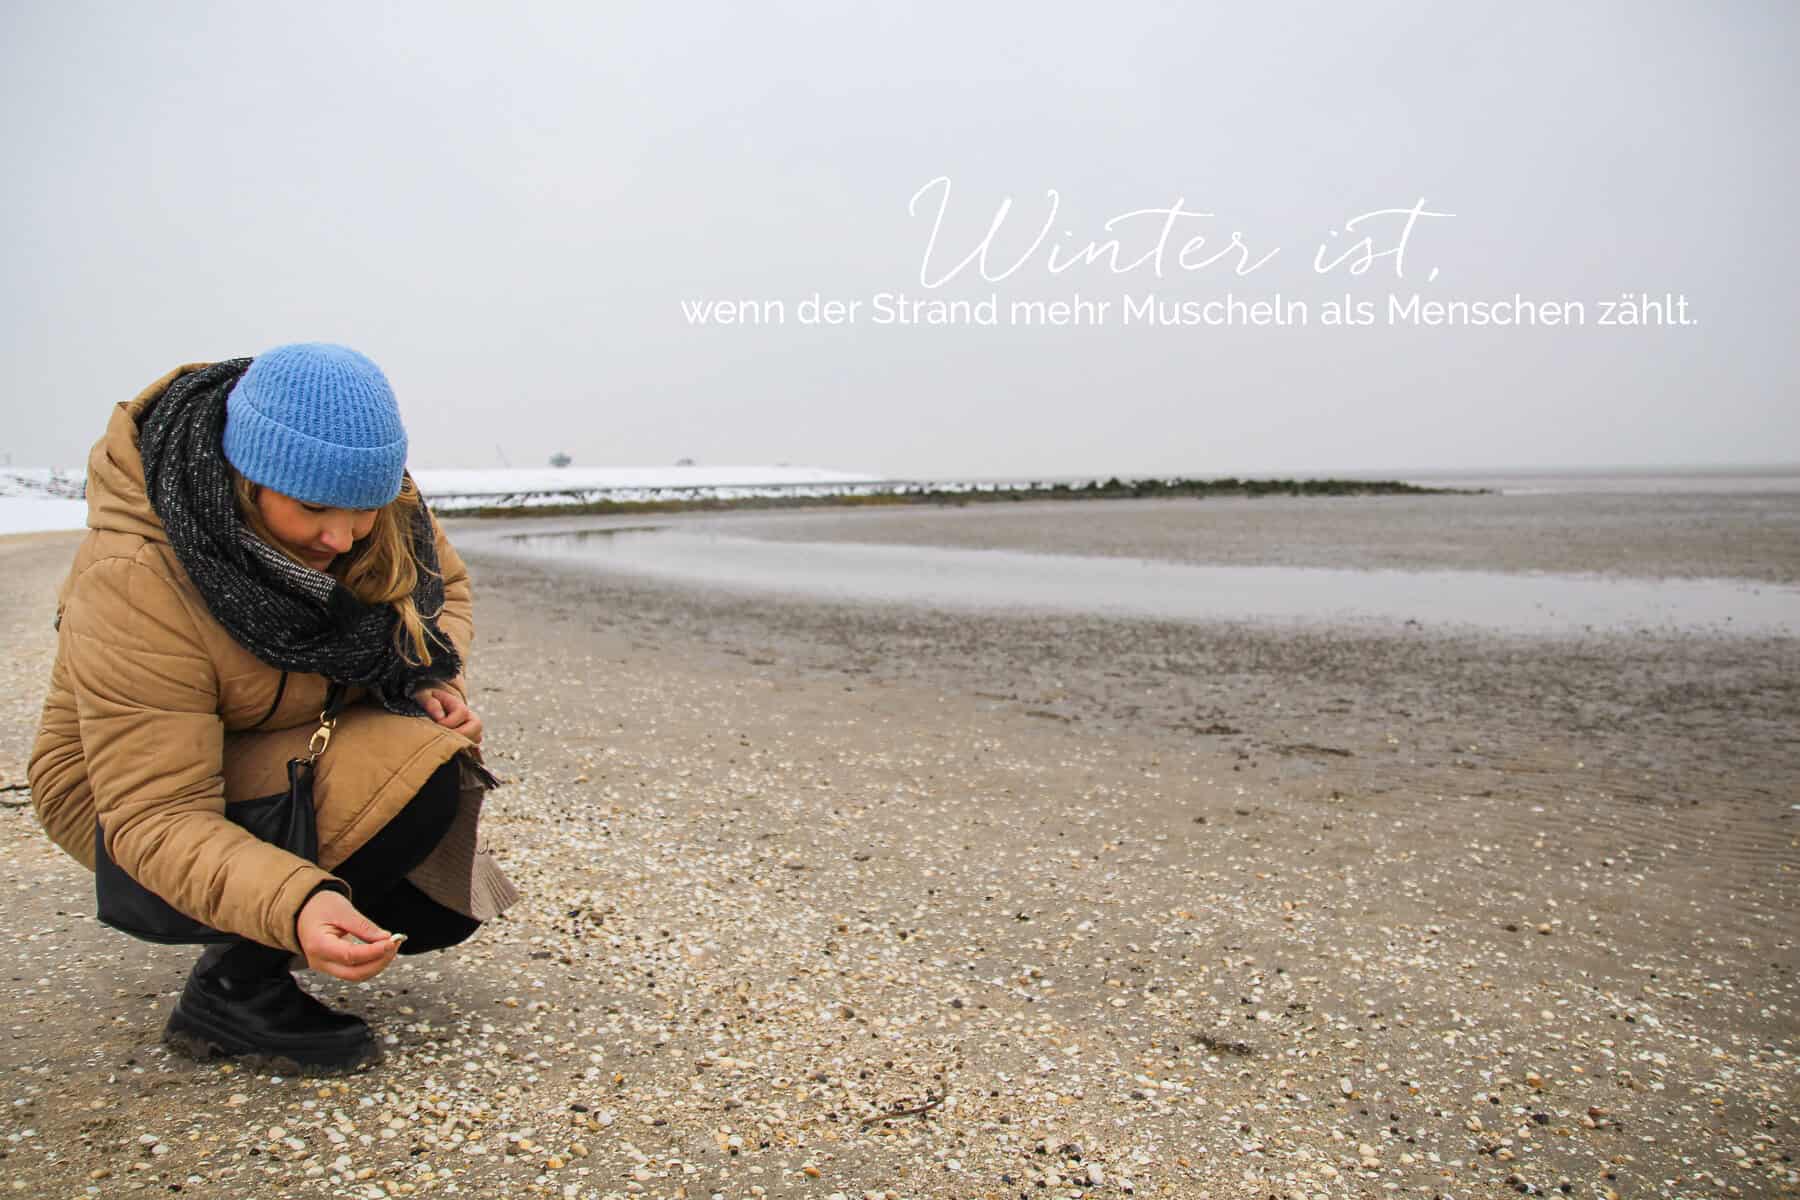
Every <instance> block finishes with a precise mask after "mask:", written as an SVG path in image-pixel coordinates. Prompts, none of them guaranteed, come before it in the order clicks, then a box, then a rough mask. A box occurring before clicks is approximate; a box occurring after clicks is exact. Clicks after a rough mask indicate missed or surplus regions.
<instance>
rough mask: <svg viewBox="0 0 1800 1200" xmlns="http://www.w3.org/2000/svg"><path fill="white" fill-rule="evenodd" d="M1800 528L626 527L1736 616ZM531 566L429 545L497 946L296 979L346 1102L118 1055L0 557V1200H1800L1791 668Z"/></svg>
mask: <svg viewBox="0 0 1800 1200" xmlns="http://www.w3.org/2000/svg"><path fill="white" fill-rule="evenodd" d="M1796 509H1800V496H1796V495H1792V494H1790V495H1786V496H1779V497H1774V498H1761V497H1754V496H1753V497H1749V498H1739V499H1738V500H1736V501H1734V502H1732V503H1730V504H1726V503H1725V502H1722V501H1718V500H1716V499H1695V498H1691V497H1686V498H1676V499H1673V500H1671V501H1670V502H1669V503H1667V504H1664V505H1660V506H1657V508H1656V510H1655V512H1654V513H1650V514H1647V513H1646V510H1645V507H1644V506H1643V505H1641V504H1639V505H1636V506H1634V505H1632V504H1631V503H1630V502H1628V501H1627V500H1623V499H1620V498H1617V497H1588V498H1574V499H1571V498H1568V497H1540V498H1529V499H1521V500H1518V501H1517V502H1512V503H1510V507H1506V508H1502V507H1500V502H1499V501H1498V500H1495V499H1494V498H1486V497H1423V498H1400V497H1396V498H1365V499H1349V500H1316V501H1315V500H1265V501H1258V502H1255V503H1253V504H1252V503H1249V502H1246V503H1243V504H1239V505H1233V504H1231V503H1230V502H1219V501H1208V502H1205V504H1204V505H1203V506H1202V505H1200V504H1199V503H1198V502H1196V503H1192V504H1190V503H1185V502H1181V501H1118V502H1111V501H1109V502H1088V503H1077V504H1025V505H1018V506H1011V507H1008V508H1007V509H1005V510H1004V511H995V510H991V509H984V508H982V507H980V506H971V507H969V508H966V509H947V510H916V511H915V510H910V509H908V510H894V511H889V512H878V513H863V512H856V513H845V512H831V511H820V512H809V513H799V514H781V515H777V516H771V515H767V514H756V513H741V514H705V515H701V514H684V515H679V516H671V517H667V518H658V520H657V523H658V524H664V525H667V524H671V523H673V524H688V525H693V526H696V527H706V528H715V529H718V528H726V529H729V530H730V531H732V532H733V533H736V534H740V535H744V536H755V537H759V538H772V539H778V540H791V541H808V540H826V541H829V540H840V541H842V540H855V541H859V542H877V543H883V544H926V545H934V546H957V547H965V548H1001V549H1013V550H1044V549H1054V550H1057V551H1058V552H1061V553H1083V554H1131V555H1143V556H1148V557H1160V558H1168V559H1171V560H1175V561H1181V560H1183V558H1184V556H1189V557H1191V551H1190V550H1189V549H1188V547H1191V546H1192V545H1193V544H1194V538H1195V533H1194V531H1195V528H1196V526H1197V524H1199V525H1203V526H1204V528H1205V531H1206V546H1207V552H1206V557H1207V559H1208V561H1214V562H1225V563H1242V564H1251V563H1276V564H1283V565H1295V566H1323V567H1344V566H1357V567H1372V566H1380V567H1409V568H1415V569H1417V568H1434V569H1437V568H1441V569H1469V568H1480V569H1484V570H1498V571H1512V572H1530V571H1568V570H1583V571H1593V572H1611V573H1616V574H1621V575H1633V576H1645V577H1676V578H1737V579H1748V580H1756V581H1760V582H1762V583H1766V584H1784V585H1785V584H1792V583H1794V582H1797V581H1800V537H1796V530H1797V529H1800V523H1797V516H1796ZM1446 514H1449V515H1446ZM605 523H606V522H605V521H604V520H593V519H590V520H588V521H586V522H585V524H587V525H590V526H591V525H596V524H605ZM571 524H572V523H571V522H570V521H568V520H564V521H562V522H560V523H557V522H545V521H530V522H528V521H524V520H513V521H474V520H467V519H465V520H458V521H451V522H449V523H448V527H449V529H450V531H451V536H452V538H453V539H454V540H455V541H456V542H457V544H458V546H459V547H461V548H462V549H463V551H464V553H465V555H466V556H467V557H468V559H469V562H470V566H471V570H472V572H473V574H474V578H475V582H476V614H477V633H478V644H477V649H476V654H475V659H474V664H473V669H472V672H471V679H472V682H473V684H474V687H475V692H476V707H477V708H478V709H479V710H480V711H481V712H482V713H483V715H484V717H485V719H486V721H487V726H488V736H487V746H488V754H489V761H490V764H491V765H493V766H494V767H495V769H496V770H497V771H498V772H499V773H500V774H501V775H502V776H503V777H505V778H506V780H507V786H506V787H504V788H502V789H501V790H500V791H498V792H496V793H494V796H493V802H492V806H491V808H490V809H489V814H490V816H489V822H488V825H487V829H488V831H489V838H490V840H491V841H492V842H493V844H494V845H495V846H496V848H497V849H499V851H500V852H501V854H502V857H503V858H504V860H505V862H506V864H507V868H508V871H509V873H510V874H511V875H512V876H513V877H514V878H515V879H516V880H518V882H519V883H520V885H521V887H522V888H523V889H524V890H525V892H526V899H525V900H524V901H523V902H522V903H521V904H520V905H519V906H518V907H517V908H515V909H514V910H512V911H511V912H509V913H508V914H507V915H506V916H505V917H504V918H502V919H501V920H499V921H496V922H494V923H492V924H491V925H490V926H489V927H488V928H486V929H484V930H483V931H482V932H481V933H480V934H479V935H478V936H477V938H476V940H475V941H473V942H472V943H470V944H469V945H467V946H465V947H461V948H458V949H457V950H454V951H452V952H450V953H447V954H441V955H423V956H419V957H417V958H413V959H403V960H401V961H400V962H399V963H398V964H397V965H396V966H395V967H394V968H393V969H391V970H389V971H388V972H386V973H384V974H383V975H381V976H380V977H378V978H377V979H376V980H374V981H372V982H370V983H368V984H365V985H360V986H348V985H343V984H340V983H338V982H337V981H335V980H331V979H328V978H324V977H321V976H318V975H313V974H310V973H308V974H304V975H303V976H302V979H303V981H304V982H305V983H306V985H307V986H309V987H311V988H312V989H313V990H314V991H316V992H317V993H318V994H320V995H321V996H323V997H325V998H326V999H328V1000H330V1001H332V1002H333V1003H340V1004H343V1005H345V1006H347V1007H349V1008H352V1009H354V1010H355V1011H357V1012H360V1013H363V1014H365V1015H367V1016H368V1017H369V1019H370V1020H371V1021H372V1022H373V1023H374V1024H375V1025H376V1026H377V1029H378V1031H379V1032H380V1033H381V1034H383V1035H384V1038H385V1041H386V1043H387V1056H388V1057H387V1061H386V1062H385V1063H384V1064H382V1065H381V1066H379V1067H377V1068H375V1069H374V1070H372V1071H370V1072H368V1073H366V1074H361V1075H356V1076H352V1077H348V1078H343V1079H291V1078H275V1077H270V1076H266V1075H260V1076H259V1075H256V1074H253V1073H247V1072H242V1071H238V1070H235V1069H233V1068H232V1067H230V1066H228V1065H224V1066H222V1065H217V1064H213V1065H196V1064H194V1063H191V1062H188V1061H185V1060H182V1059H179V1058H174V1057H171V1056H170V1055H169V1054H168V1053H167V1052H166V1051H165V1050H164V1049H163V1047H162V1046H161V1045H160V1044H159V1042H158V1034H159V1032H160V1029H161V1025H162V1021H163V1019H164V1016H165V1015H166V1013H167V1010H168V1008H169V1006H170V1005H171V1003H172V1002H173V999H174V996H175V994H176V992H177V991H178V990H179V988H180V986H181V983H182V980H183V978H184V976H185V973H186V970H187V967H188V965H189V963H190V962H191V961H192V953H191V952H190V951H187V950H184V949H181V948H161V947H152V946H148V945H144V944H141V943H137V942H134V941H131V940H130V939H127V938H125V937H124V936H122V935H118V934H115V933H112V932H111V931H108V930H106V929H104V928H101V927H99V926H97V925H96V924H95V922H94V921H93V919H92V914H93V898H92V882H91V878H90V877H89V876H88V875H87V874H86V873H84V872H83V871H82V870H81V869H80V868H79V867H78V866H77V865H75V864H74V863H72V862H70V861H68V860H67V859H65V858H64V857H63V856H62V854H61V852H60V851H58V850H56V849H55V847H53V846H52V845H51V844H50V843H49V842H48V840H47V839H46V838H45V837H44V836H43V835H42V833H41V832H40V831H39V830H38V828H37V825H36V823H35V821H34V819H33V817H32V814H31V811H30V809H29V807H28V806H24V807H21V806H20V802H21V801H23V800H24V799H25V793H24V791H23V790H20V789H21V787H22V785H23V783H24V780H25V763H26V758H27V755H28V752H29V747H30V739H31V736H32V733H33V731H34V730H35V727H36V721H37V710H38V706H39V704H40V703H41V700H42V697H43V692H44V681H45V680H46V679H47V677H48V673H49V668H50V662H51V657H52V654H53V651H54V633H53V631H52V630H51V628H50V617H51V614H52V611H53V591H54V587H55V585H56V583H57V582H58V580H59V579H60V577H61V574H62V572H63V570H64V569H65V568H66V565H67V563H68V560H69V557H70V555H71V553H72V551H73V548H74V546H75V544H76V542H77V541H78V535H76V534H36V535H24V536H19V537H13V538H5V539H0V567H3V569H0V595H3V596H4V598H5V609H4V611H5V613H6V621H5V634H4V636H5V638H6V643H5V651H6V653H5V655H4V661H5V662H6V664H7V666H6V671H7V681H8V683H9V685H10V686H9V687H8V688H7V689H6V692H5V695H6V699H5V701H4V703H0V785H5V786H7V787H9V788H12V789H13V790H9V791H6V792H4V793H0V800H4V801H6V803H7V805H8V806H7V807H5V808H3V809H0V863H3V864H4V869H5V878H6V880H7V887H8V893H9V899H8V904H7V913H8V915H9V920H8V921H7V927H6V929H5V931H4V933H0V938H3V939H4V941H5V943H6V948H7V955H8V960H9V969H8V970H7V971H6V972H4V974H3V975H0V989H4V994H5V998H6V1007H7V1010H8V1012H9V1014H10V1015H9V1018H8V1021H7V1027H8V1037H7V1039H6V1040H5V1042H4V1049H3V1050H0V1068H3V1069H4V1072H5V1079H6V1080H7V1087H6V1091H5V1092H4V1093H3V1094H0V1099H3V1100H4V1102H5V1104H4V1109H3V1112H4V1115H3V1116H0V1155H3V1159H0V1177H4V1178H5V1179H6V1180H7V1181H8V1182H7V1186H9V1187H10V1188H11V1189H12V1190H13V1191H14V1192H15V1193H17V1194H22V1195H27V1196H34V1197H35V1196H46V1197H52V1196H55V1197H61V1196H68V1197H79V1196H84V1195H103V1196H105V1195H116V1194H126V1193H128V1192H156V1193H171V1192H177V1193H181V1194H184V1195H203V1196H215V1195H216V1196H240V1195H245V1196H247V1195H256V1196H359V1197H364V1196H366V1197H370V1198H374V1197H385V1196H389V1195H414V1194H419V1195H423V1194H436V1195H459V1196H502V1195H547V1196H559V1197H582V1198H585V1197H613V1196H621V1197H622V1196H647V1197H686V1198H700V1197H715V1196H716V1197H725V1198H728V1200H738V1198H740V1197H741V1198H750V1197H763V1196H769V1197H780V1196H807V1197H817V1198H819V1200H832V1198H834V1197H842V1198H845V1200H857V1198H859V1197H868V1196H875V1197H909V1198H910V1197H959V1198H962V1197H969V1198H973V1197H984V1198H985V1197H992V1198H1012V1197H1028V1198H1035V1197H1073V1196H1095V1197H1104V1196H1118V1195H1127V1194H1135V1195H1141V1196H1169V1197H1180V1198H1193V1197H1215V1198H1221V1200H1222V1198H1225V1197H1282V1198H1284V1200H1285V1198H1288V1197H1306V1198H1313V1197H1320V1196H1324V1197H1358V1196H1376V1195H1385V1194H1390V1193H1392V1194H1396V1195H1414V1196H1426V1197H1437V1196H1446V1197H1466V1196H1490V1195H1498V1194H1503V1193H1509V1192H1514V1193H1516V1192H1527V1193H1533V1194H1570V1195H1576V1196H1590V1197H1603V1196H1619V1197H1633V1196H1671V1197H1674V1196H1763V1195H1782V1194H1793V1193H1795V1192H1800V1167H1796V1165H1795V1163H1794V1161H1793V1156H1794V1154H1795V1152H1796V1150H1797V1149H1800V1146H1797V1143H1800V1125H1797V1121H1800V1104H1796V1101H1795V1096H1796V1095H1800V1059H1797V1058H1796V1053H1797V1052H1800V1044H1797V1035H1800V1021H1797V1019H1796V1007H1795V1002H1796V984H1795V979H1794V968H1795V965H1796V962H1797V961H1800V956H1797V955H1796V953H1795V944H1796V938H1797V937H1800V915H1797V914H1800V851H1797V846H1800V808H1797V807H1796V806H1797V805H1800V787H1797V786H1796V784H1797V783H1800V741H1797V740H1796V738H1795V734H1794V730H1795V729H1796V728H1800V682H1797V681H1800V641H1797V640H1796V639H1794V638H1790V637H1775V636H1768V637H1755V636H1752V637H1745V636H1737V637H1728V636H1711V635H1700V634H1693V635H1689V634H1653V633H1645V632H1621V631H1608V630H1599V631H1594V632H1590V633H1585V634H1582V635H1578V636H1567V637H1561V638H1533V637H1523V636H1517V635H1510V634H1482V633H1478V632H1469V631H1444V630H1435V629H1429V628H1418V629H1404V628H1403V629H1399V630H1381V629H1373V628H1345V627H1331V626H1317V627H1309V628H1306V629H1283V630H1273V629H1269V628H1266V627H1258V626H1256V625H1253V624H1249V623H1230V622H1219V623H1211V624H1204V625H1196V624H1193V623H1183V622H1174V621H1155V620H1118V619H1112V618H1107V617H1102V616H1097V615H1082V614H1046V613H1023V612H989V613H977V612H963V611H955V612H952V611H935V610H928V609H921V608H915V607H905V606H894V605H881V604H869V603H850V602H844V601H833V600H829V599H814V598H808V597H805V596H801V595H795V596H785V597H784V596H771V595H746V594H738V593H733V592H726V591H718V590H708V589H702V588H693V587H687V586H679V585H676V584H671V583H659V582H655V581H650V580H646V579H641V578H634V577H629V576H622V575H617V574H607V573H604V572H595V571H589V570H580V569H576V568H573V567H571V566H569V565H568V564H565V563H559V562H556V561H551V560H532V559H526V558H521V557H518V556H516V555H512V554H504V553H501V552H500V551H499V550H498V549H497V548H496V546H495V545H494V542H493V539H495V538H497V537H500V536H503V535H506V534H512V533H518V532H521V531H524V530H526V529H528V528H532V527H538V528H567V527H569V526H570V525H571ZM1271 547H1279V549H1271Z"/></svg>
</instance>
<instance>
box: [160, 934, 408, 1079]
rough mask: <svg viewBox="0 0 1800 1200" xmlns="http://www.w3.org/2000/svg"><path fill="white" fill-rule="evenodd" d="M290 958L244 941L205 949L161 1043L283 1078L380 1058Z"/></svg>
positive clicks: (358, 1023) (363, 1028) (364, 1028)
mask: <svg viewBox="0 0 1800 1200" xmlns="http://www.w3.org/2000/svg"><path fill="white" fill-rule="evenodd" d="M289 957H290V956H289V954H288V952H287V951H286V950H279V949H276V948H275V947H273V946H264V945H262V944H260V943H258V942H252V941H246V940H243V939H239V940H237V941H231V942H221V943H216V944H214V945H211V946H208V947H207V948H206V949H205V950H204V951H203V952H202V953H201V955H200V961H199V962H196V963H195V964H194V969H193V970H192V971H191V972H190V973H189V974H188V980H187V986H186V987H184V988H182V989H181V998H180V999H178V1000H176V1001H175V1011H174V1012H172V1013H170V1014H169V1023H168V1024H167V1025H166V1026H164V1027H163V1042H164V1043H165V1044H166V1045H168V1046H169V1048H170V1049H172V1050H175V1051H177V1052H179V1053H181V1054H184V1055H186V1056H187V1057H189V1058H194V1059H201V1060H204V1059H208V1058H214V1057H225V1058H242V1059H244V1060H245V1061H246V1062H248V1063H251V1064H252V1065H257V1066H264V1067H267V1068H268V1069H270V1070H275V1071H280V1072H283V1073H287V1074H316V1073H322V1072H333V1071H353V1070H356V1069H358V1068H360V1067H364V1066H368V1065H370V1064H372V1063H376V1062H379V1061H381V1047H380V1045H379V1044H378V1043H377V1042H376V1040H375V1035H374V1034H373V1033H371V1032H370V1031H369V1026H368V1023H367V1022H365V1021H364V1020H363V1019H362V1018H361V1017H357V1016H352V1015H351V1014H350V1013H344V1012H337V1011H336V1010H334V1009H331V1008H327V1007H326V1006H325V1005H324V1004H322V1003H320V1002H319V1001H318V1000H317V999H315V998H314V997H313V996H312V995H311V994H309V993H308V992H306V991H305V990H304V989H302V988H301V987H300V985H299V984H298V983H296V982H295V980H294V977H293V976H292V975H291V974H289V973H288V962H289Z"/></svg>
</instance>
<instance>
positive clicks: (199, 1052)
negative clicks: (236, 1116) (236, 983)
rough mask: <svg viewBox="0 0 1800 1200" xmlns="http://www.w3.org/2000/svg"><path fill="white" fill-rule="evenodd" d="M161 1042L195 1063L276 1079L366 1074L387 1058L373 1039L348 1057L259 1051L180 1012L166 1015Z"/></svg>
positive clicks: (305, 1052)
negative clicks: (241, 1068)
mask: <svg viewBox="0 0 1800 1200" xmlns="http://www.w3.org/2000/svg"><path fill="white" fill-rule="evenodd" d="M162 1041H163V1045H165V1046H167V1047H168V1048H169V1049H171V1050H173V1051H175V1052H176V1053H177V1054H180V1055H181V1056H182V1057H184V1058H190V1059H193V1060H194V1061H195V1062H211V1061H213V1060H215V1059H221V1058H225V1059H230V1060H232V1061H233V1062H238V1063H242V1064H244V1065H245V1066H246V1067H249V1068H251V1069H253V1070H258V1071H266V1072H268V1073H270V1074H275V1075H297V1076H307V1077H315V1076H321V1075H350V1074H355V1073H357V1072H361V1071H367V1070H368V1069H369V1068H371V1067H373V1066H375V1065H377V1064H378V1063H381V1062H382V1061H384V1060H385V1059H386V1057H387V1056H386V1055H385V1054H384V1053H383V1051H382V1049H381V1043H380V1042H378V1041H376V1040H375V1039H374V1038H373V1037H370V1038H369V1039H368V1040H367V1041H365V1042H364V1043H363V1044H362V1045H360V1046H358V1047H357V1048H356V1050H355V1051H353V1052H352V1053H351V1054H349V1055H328V1054H319V1053H308V1052H307V1051H304V1050H299V1051H294V1052H288V1053H283V1052H280V1051H269V1050H258V1049H256V1048H255V1047H246V1046H244V1045H243V1043H241V1042H238V1041H237V1040H236V1039H234V1038H230V1037H227V1036H224V1035H223V1034H220V1033H218V1032H217V1031H215V1030H212V1029H209V1028H207V1027H206V1025H205V1023H204V1022H201V1021H196V1020H194V1018H193V1017H191V1016H189V1015H188V1014H185V1013H182V1012H179V1011H177V1012H173V1013H170V1014H169V1020H168V1023H167V1024H166V1025H164V1026H163V1033H162Z"/></svg>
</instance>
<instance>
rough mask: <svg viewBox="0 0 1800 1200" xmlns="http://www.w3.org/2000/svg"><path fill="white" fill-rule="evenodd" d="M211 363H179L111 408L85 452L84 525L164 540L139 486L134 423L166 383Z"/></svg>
mask: <svg viewBox="0 0 1800 1200" xmlns="http://www.w3.org/2000/svg"><path fill="white" fill-rule="evenodd" d="M211 365H212V364H211V363H186V364H183V365H182V366H179V367H176V368H175V369H174V370H173V371H170V372H169V373H168V374H167V375H164V376H163V377H162V378H161V379H158V380H157V381H156V382H155V383H153V384H151V385H150V386H149V387H147V388H145V389H144V390H143V391H141V392H139V393H138V394H137V396H136V397H134V398H133V399H131V400H127V401H124V402H122V403H119V404H116V405H114V406H113V412H112V418H111V420H109V421H108V422H107V424H106V432H105V433H104V434H103V435H101V438H100V440H99V441H97V442H95V443H94V448H93V450H92V451H90V452H89V454H88V468H87V504H88V516H87V523H88V528H89V529H105V530H109V531H113V532H117V533H133V534H136V535H138V536H139V537H142V538H147V539H149V540H151V541H157V542H166V541H168V540H169V539H168V536H167V535H166V534H165V533H164V532H163V526H162V520H161V518H159V517H158V516H157V515H156V510H155V509H154V508H152V507H150V495H149V493H148V492H147V491H146V490H145V487H144V460H143V458H142V457H141V456H140V455H139V454H138V424H139V422H141V421H142V420H143V419H144V414H145V413H147V412H149V411H150V408H151V406H152V405H154V404H155V403H156V401H157V399H158V398H159V397H160V396H161V395H162V394H163V392H165V391H166V390H168V387H169V385H170V384H171V383H174V382H175V381H176V380H177V379H179V378H181V377H182V376H183V375H186V374H187V373H188V372H190V371H199V370H203V369H204V368H206V367H209V366H211Z"/></svg>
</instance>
